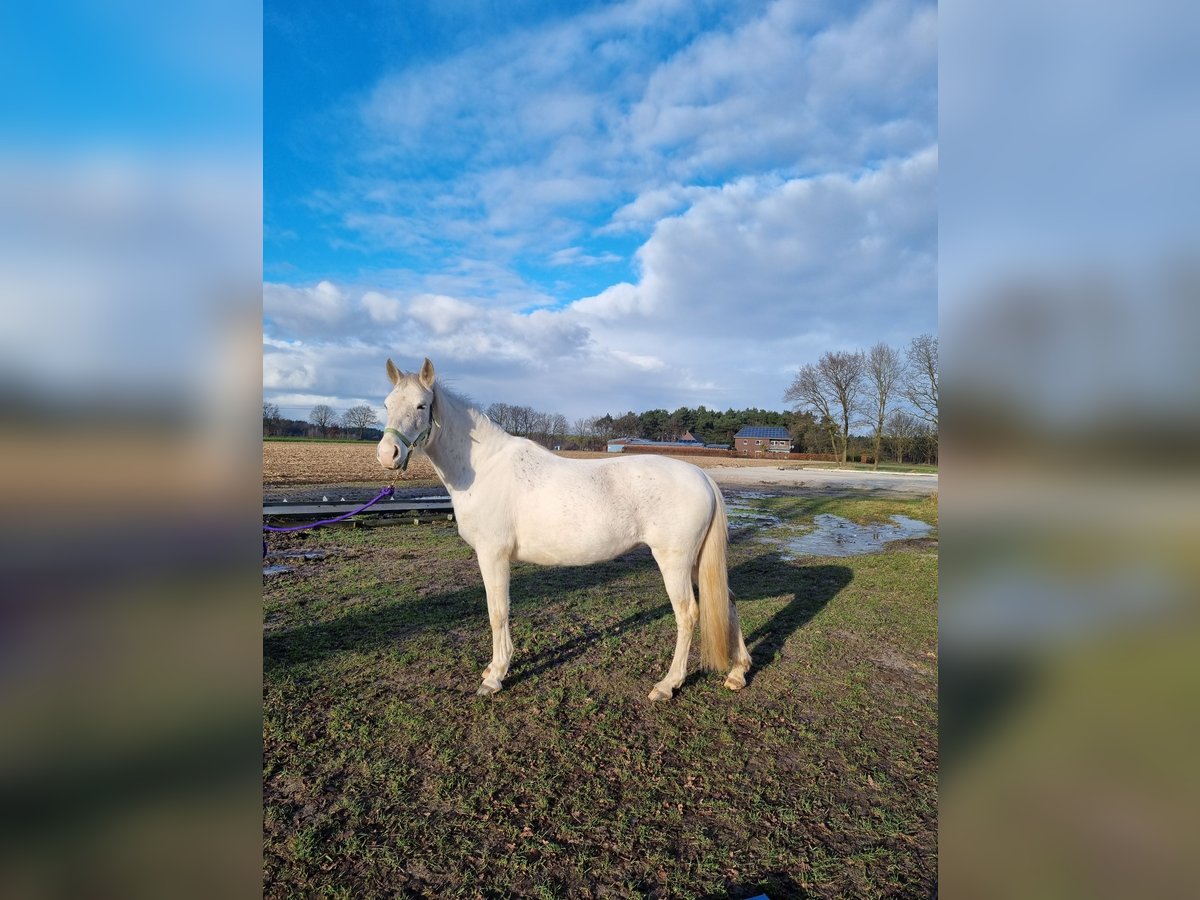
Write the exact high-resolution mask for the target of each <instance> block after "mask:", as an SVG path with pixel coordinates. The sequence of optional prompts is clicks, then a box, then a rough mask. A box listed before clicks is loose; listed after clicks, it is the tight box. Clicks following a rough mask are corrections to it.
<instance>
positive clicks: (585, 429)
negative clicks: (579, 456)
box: [574, 416, 596, 450]
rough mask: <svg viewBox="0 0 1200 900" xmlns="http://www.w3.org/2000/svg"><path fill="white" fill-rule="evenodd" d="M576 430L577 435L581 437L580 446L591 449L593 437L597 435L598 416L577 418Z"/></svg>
mask: <svg viewBox="0 0 1200 900" xmlns="http://www.w3.org/2000/svg"><path fill="white" fill-rule="evenodd" d="M574 431H575V436H576V437H578V438H579V445H580V448H581V449H583V450H591V449H592V438H594V437H595V436H596V417H595V416H587V417H586V418H583V419H576V420H575V426H574Z"/></svg>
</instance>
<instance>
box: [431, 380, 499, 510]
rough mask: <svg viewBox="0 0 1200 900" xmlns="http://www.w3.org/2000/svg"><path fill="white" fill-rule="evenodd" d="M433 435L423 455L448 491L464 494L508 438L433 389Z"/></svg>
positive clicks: (450, 396) (488, 421) (479, 415)
mask: <svg viewBox="0 0 1200 900" xmlns="http://www.w3.org/2000/svg"><path fill="white" fill-rule="evenodd" d="M434 392H435V393H434V406H435V411H434V419H435V420H436V421H437V423H438V424H437V427H436V428H435V432H436V435H435V437H434V438H433V440H431V441H430V442H429V444H428V445H427V446H426V448H425V454H426V456H428V457H429V461H430V462H431V463H432V464H433V467H434V469H436V470H437V473H438V476H439V477H440V478H441V479H442V482H443V483H444V484H445V485H446V487H447V488H449V489H450V491H452V492H454V491H459V490H465V489H466V488H467V487H469V486H470V485H471V484H472V483H473V482H474V480H475V472H476V471H478V469H479V467H480V465H481V464H482V463H483V462H484V461H486V459H487V457H489V456H491V455H492V454H493V453H495V452H496V451H497V450H499V449H500V447H501V446H502V445H503V444H504V443H506V442H507V441H511V440H512V437H511V436H510V435H509V434H508V432H506V431H504V430H503V429H502V428H500V427H498V426H497V425H495V424H494V423H493V422H492V420H491V419H489V418H488V417H487V416H486V415H484V414H483V413H481V412H480V411H479V410H477V409H475V408H473V407H472V406H470V405H469V404H468V403H466V402H465V401H463V400H462V399H460V398H459V397H456V396H454V395H453V394H450V393H449V392H447V391H443V390H439V389H438V388H437V387H436V386H435V387H434Z"/></svg>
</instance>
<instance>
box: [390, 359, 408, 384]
mask: <svg viewBox="0 0 1200 900" xmlns="http://www.w3.org/2000/svg"><path fill="white" fill-rule="evenodd" d="M387 373H388V378H389V379H390V380H391V382H392V384H395V383H396V382H397V381H399V380H400V376H401V375H403V374H404V373H403V372H401V371H400V370H399V369H397V368H396V364H395V363H394V362H392V359H391V357H390V356H389V357H388V363H387Z"/></svg>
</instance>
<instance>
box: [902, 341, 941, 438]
mask: <svg viewBox="0 0 1200 900" xmlns="http://www.w3.org/2000/svg"><path fill="white" fill-rule="evenodd" d="M906 356H907V357H908V370H907V371H906V372H905V378H904V399H905V400H907V401H908V402H909V403H911V404H912V405H913V407H914V408H915V409H916V411H917V415H919V416H920V417H921V418H922V419H924V420H925V421H926V422H928V423H929V424H930V425H932V426H933V430H934V431H937V427H938V339H937V337H935V336H934V335H932V334H921V335H917V336H916V337H915V338H913V339H912V343H911V344H909V345H908V351H907V353H906Z"/></svg>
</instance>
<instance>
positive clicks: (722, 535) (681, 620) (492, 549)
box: [376, 359, 751, 700]
mask: <svg viewBox="0 0 1200 900" xmlns="http://www.w3.org/2000/svg"><path fill="white" fill-rule="evenodd" d="M387 373H388V378H390V379H391V382H392V385H393V387H392V391H391V393H390V394H388V397H387V400H386V401H385V405H386V407H387V427H386V428H385V429H384V435H383V439H382V440H381V441H380V442H379V446H378V447H377V448H376V453H377V454H378V456H379V462H380V463H381V464H382V465H383V467H384V468H385V469H401V470H403V469H406V468H407V467H408V462H409V459H410V458H411V456H412V454H413V453H416V452H418V451H421V452H424V453H425V455H426V456H427V457H428V458H429V461H430V462H431V463H432V464H433V467H434V469H435V470H436V471H437V474H438V476H439V477H440V478H441V480H442V482H443V483H444V484H445V485H446V489H447V490H448V491H449V492H450V499H451V501H452V502H453V504H454V515H455V518H456V519H457V520H458V531H459V534H460V535H462V538H463V540H465V541H466V542H467V543H468V544H470V545H471V547H473V548H474V550H475V553H476V555H477V556H478V558H479V570H480V572H481V573H482V575H483V585H484V589H485V591H486V594H487V606H488V618H489V619H490V621H491V626H492V661H491V664H490V665H489V666H488V667H487V668H486V669H484V670H483V684H482V685H480V687H479V690H478V693H479V694H494V693H495V692H496V691H498V690H500V687H501V684H502V682H503V681H504V677H505V676H506V675H507V674H508V666H509V662H510V661H511V659H512V650H513V647H512V639H511V637H510V636H509V630H508V585H509V566H510V563H511V562H512V561H513V560H520V561H522V562H532V563H539V564H541V565H552V566H562V565H586V564H589V563H597V562H603V561H605V560H609V559H613V558H614V557H616V556H619V555H620V554H622V553H625V552H626V551H628V550H630V549H632V548H633V547H636V546H638V545H639V544H646V545H648V546H649V547H650V552H651V553H652V554H653V555H654V559H655V561H656V562H657V563H658V567H659V569H660V570H661V571H662V576H663V581H664V582H665V584H666V587H667V594H668V595H669V596H670V598H671V606H672V607H673V608H674V610H675V622H676V625H677V630H678V634H677V637H676V641H675V657H674V659H673V660H672V661H671V668H670V669H668V670H667V674H666V677H664V678H663V679H662V680H661V681H660V682H658V684H656V685H655V686H654V690H652V691H651V692H650V699H651V700H665V699H669V698H670V697H671V695H672V693H673V692H674V691H675V689H676V688H678V687H679V686H680V685H681V684H682V683H683V679H684V676H685V675H686V674H687V657H688V648H689V646H690V645H691V641H692V630H693V629H694V627H695V625H696V622H697V621H699V622H700V662H701V665H703V666H704V667H705V668H708V669H716V670H725V669H729V674H728V676H727V677H726V679H725V686H726V687H727V688H729V689H731V690H735V691H736V690H740V689H741V688H743V687H745V685H746V671H747V670H748V669H749V668H750V663H751V660H750V654H749V653H748V652H747V650H746V642H745V639H744V638H743V637H742V630H741V626H740V624H739V622H738V614H737V609H736V608H735V607H734V605H733V603H732V601H731V600H730V596H729V581H728V575H727V572H726V561H725V553H726V540H727V528H728V527H727V524H726V519H725V500H724V498H723V497H722V496H721V491H720V489H719V488H718V487H717V486H716V484H715V483H714V482H713V480H712V479H711V478H709V477H708V475H706V474H705V473H704V472H703V470H701V469H699V468H698V467H696V466H693V465H689V464H688V463H685V462H680V461H678V460H673V459H667V458H665V457H661V456H634V457H628V458H614V459H589V460H570V459H562V458H560V457H557V456H555V455H554V454H552V453H550V452H549V451H547V450H545V449H543V448H542V447H540V446H538V445H537V444H535V443H533V442H532V441H528V440H525V439H524V438H517V437H513V436H511V435H510V434H508V433H507V432H505V431H504V430H503V429H501V428H500V427H499V426H497V425H495V424H494V423H493V422H492V421H491V419H489V418H488V417H487V416H486V415H484V414H483V413H481V412H479V410H477V409H473V408H472V407H471V406H470V405H469V404H468V403H467V402H466V401H465V400H463V399H462V398H461V397H457V396H455V395H454V394H453V393H451V392H450V391H448V390H447V389H446V388H444V387H442V386H441V385H440V384H438V383H437V381H436V379H435V376H434V369H433V363H431V362H430V361H429V360H428V359H426V360H425V364H424V365H423V366H421V370H420V372H417V373H413V374H405V373H403V372H401V371H400V370H399V369H397V368H396V366H395V364H394V363H393V362H392V361H391V360H390V359H389V360H388V361H387ZM693 579H695V580H696V583H697V584H698V585H699V588H700V602H699V604H698V605H697V602H696V598H695V595H694V594H693V592H692V581H693Z"/></svg>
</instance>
